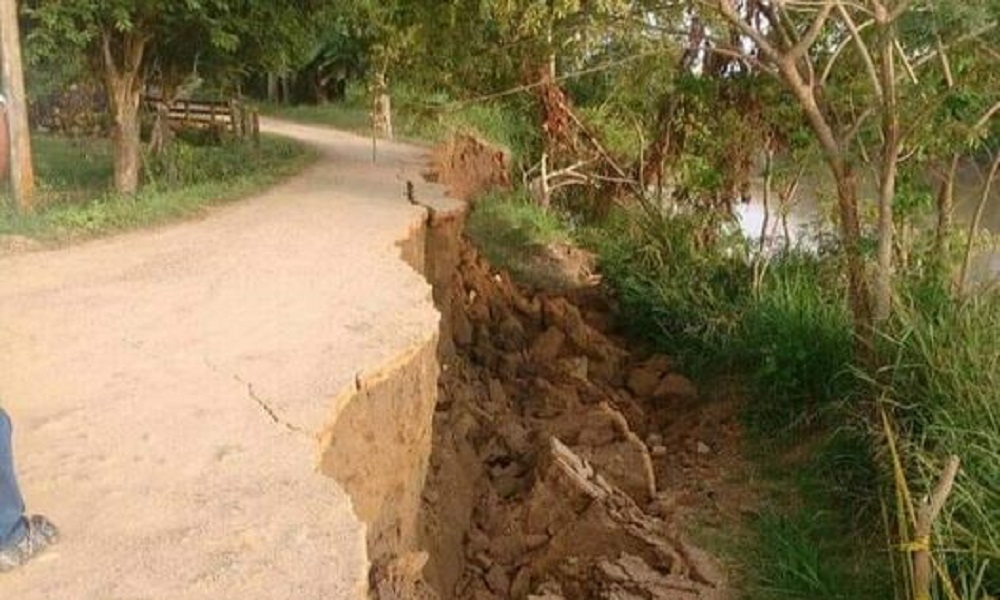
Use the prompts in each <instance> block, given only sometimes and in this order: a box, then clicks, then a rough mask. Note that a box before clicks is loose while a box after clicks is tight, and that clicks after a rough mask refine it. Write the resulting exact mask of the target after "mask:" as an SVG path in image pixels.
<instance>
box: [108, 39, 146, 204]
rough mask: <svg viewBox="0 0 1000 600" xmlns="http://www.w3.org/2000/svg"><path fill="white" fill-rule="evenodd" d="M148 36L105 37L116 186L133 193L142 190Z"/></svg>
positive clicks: (118, 189) (124, 192)
mask: <svg viewBox="0 0 1000 600" xmlns="http://www.w3.org/2000/svg"><path fill="white" fill-rule="evenodd" d="M147 41H148V38H146V37H143V36H141V35H139V34H138V33H127V34H121V35H120V36H118V39H112V34H111V33H109V32H106V33H105V34H104V37H103V39H102V42H103V55H104V81H105V87H106V88H107V94H108V105H109V108H110V109H111V121H112V127H111V142H112V146H113V153H114V168H115V176H114V179H115V190H116V191H117V192H118V193H120V194H127V195H133V194H135V193H136V192H137V191H138V190H139V170H140V168H141V166H142V152H141V150H142V141H141V139H140V137H139V135H140V127H139V104H140V102H141V100H142V89H143V77H142V66H143V64H142V63H143V56H144V54H145V49H146V43H147Z"/></svg>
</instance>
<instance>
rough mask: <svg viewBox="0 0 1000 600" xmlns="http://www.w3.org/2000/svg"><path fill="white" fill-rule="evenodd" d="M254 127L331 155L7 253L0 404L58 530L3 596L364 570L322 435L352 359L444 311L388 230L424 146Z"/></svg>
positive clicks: (240, 594)
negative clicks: (140, 219) (242, 186)
mask: <svg viewBox="0 0 1000 600" xmlns="http://www.w3.org/2000/svg"><path fill="white" fill-rule="evenodd" d="M266 127H267V128H268V129H270V130H273V131H277V132H280V133H283V134H286V135H290V136H292V137H295V138H299V139H302V140H306V141H309V142H312V143H315V144H317V145H318V146H320V147H321V148H322V151H323V158H322V160H321V162H320V163H319V164H318V165H316V166H315V167H313V168H311V169H310V170H308V171H307V172H306V173H304V174H303V175H302V176H300V177H297V178H295V179H294V180H292V181H290V182H288V183H286V184H284V185H281V186H279V187H277V188H275V189H273V190H271V191H269V192H267V193H264V194H262V195H260V196H257V197H255V198H252V199H249V200H246V201H243V202H240V203H237V204H232V205H229V206H226V207H224V208H220V209H216V210H213V211H212V212H211V213H210V214H209V215H208V216H207V217H206V218H204V219H202V220H199V221H194V222H187V223H181V224H176V225H171V226H167V227H163V228H160V229H157V230H152V231H142V232H136V233H131V234H126V235H121V236H118V237H114V238H111V239H106V240H99V241H94V242H89V243H86V244H83V245H79V246H75V247H69V248H64V249H58V250H49V251H40V252H31V253H23V254H16V255H13V256H7V257H4V258H0V365H2V370H0V402H2V403H3V405H4V406H5V408H6V409H7V410H8V412H10V413H11V415H12V417H13V421H14V425H15V440H14V442H15V455H16V458H17V462H18V471H19V475H20V478H21V480H22V485H23V488H24V492H25V496H26V498H27V501H28V504H29V510H30V511H34V512H42V513H45V514H46V515H48V516H50V517H51V518H52V519H53V520H54V521H55V522H56V523H57V524H58V525H59V526H60V527H61V528H62V532H63V542H62V543H61V544H60V545H59V546H58V547H56V548H55V549H54V551H51V552H49V553H47V554H46V555H45V556H44V557H42V558H41V559H39V560H37V561H36V562H34V563H32V564H30V565H29V566H28V567H26V568H25V569H23V570H21V571H18V572H14V573H11V574H7V575H3V576H0V598H17V599H18V600H40V599H56V598H58V599H67V600H68V599H73V600H76V599H87V598H94V599H100V600H114V599H139V598H150V599H163V598H185V599H200V598H204V599H219V598H241V599H245V600H252V599H254V598H269V599H270V598H291V597H296V598H344V597H356V596H357V595H358V594H359V593H360V590H362V589H363V588H364V586H365V578H366V575H367V573H366V570H367V563H366V560H365V546H364V531H363V530H364V526H363V525H362V524H360V523H359V522H358V521H357V520H356V519H355V518H354V516H353V513H352V511H351V508H350V499H349V498H348V497H347V495H346V494H345V493H344V492H343V490H341V489H340V488H339V486H338V485H337V484H336V483H335V482H334V481H333V480H332V479H329V478H327V477H323V476H321V475H319V474H318V473H317V471H316V465H317V456H316V440H315V433H316V432H317V431H319V430H320V429H322V428H323V427H324V426H325V425H328V424H329V423H330V421H331V420H332V419H334V418H335V417H336V415H334V414H332V409H331V407H330V402H329V401H330V399H331V398H332V397H334V396H335V395H336V393H337V392H338V391H339V390H340V389H341V388H343V387H344V386H345V385H348V384H350V383H351V382H353V381H354V379H355V378H356V377H357V375H358V372H359V371H363V370H367V369H370V368H373V367H374V366H376V365H378V364H380V363H383V362H385V361H387V360H388V359H390V358H391V357H392V356H393V355H394V353H396V352H398V350H399V349H400V348H406V347H409V346H411V345H412V344H413V343H414V342H415V341H417V340H420V339H425V338H426V337H427V336H429V335H433V334H434V333H435V332H436V330H437V321H438V317H437V314H436V312H435V311H434V310H433V307H432V304H431V302H430V288H429V286H428V285H427V284H426V282H425V281H424V280H423V279H422V278H421V277H420V276H418V275H417V274H416V273H414V272H413V271H412V270H411V269H409V268H408V267H406V266H405V265H404V264H403V263H402V262H400V261H399V259H398V249H397V248H396V247H395V245H394V243H395V241H396V240H397V239H398V238H400V237H401V236H403V235H404V234H405V233H406V231H407V229H408V227H410V226H411V225H413V224H414V223H415V222H416V221H417V220H419V219H420V218H421V215H422V212H421V210H419V209H417V208H415V207H413V206H411V205H409V204H408V203H407V202H406V200H405V198H404V189H405V180H406V178H408V177H409V178H415V177H416V175H415V174H412V173H415V172H416V171H417V170H419V167H420V163H421V162H422V156H421V152H420V151H419V150H417V149H414V148H409V147H405V146H397V145H382V146H381V147H380V151H379V163H378V164H377V165H374V166H373V165H372V164H371V145H370V141H369V140H366V139H363V138H358V137H355V136H351V135H348V134H342V133H336V132H332V131H328V130H322V129H318V128H312V127H305V126H296V125H287V124H280V123H276V122H270V123H267V124H266ZM404 170H405V171H406V172H405V173H404ZM411 174H412V175H411ZM265 405H266V409H265ZM272 416H273V417H274V418H272ZM274 419H277V422H276V421H275V420H274Z"/></svg>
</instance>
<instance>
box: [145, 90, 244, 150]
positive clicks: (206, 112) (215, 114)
mask: <svg viewBox="0 0 1000 600" xmlns="http://www.w3.org/2000/svg"><path fill="white" fill-rule="evenodd" d="M143 105H144V106H145V107H146V109H147V110H149V111H150V112H153V113H156V112H160V111H163V112H165V113H166V117H167V121H168V122H169V123H170V125H171V126H172V127H177V128H182V129H210V130H215V131H228V132H231V133H232V134H233V135H235V136H237V137H240V138H246V137H251V138H253V140H254V141H255V142H257V141H259V140H260V113H259V112H258V111H257V109H255V108H251V107H248V106H247V105H245V104H243V103H242V102H239V101H237V100H228V101H225V100H222V101H216V100H174V101H173V102H171V103H168V102H166V101H165V100H163V99H161V98H157V97H153V96H145V97H143Z"/></svg>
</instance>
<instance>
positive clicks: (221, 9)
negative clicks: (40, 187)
mask: <svg viewBox="0 0 1000 600" xmlns="http://www.w3.org/2000/svg"><path fill="white" fill-rule="evenodd" d="M319 6H320V4H319V3H318V2H317V3H314V2H310V1H308V0H299V1H295V2H278V3H275V2H269V1H267V0H256V1H241V2H240V1H235V0H183V1H175V0H65V1H59V2H57V1H53V0H34V1H33V2H32V3H31V4H30V5H29V6H28V8H27V10H26V11H27V13H28V15H29V17H30V18H31V21H32V24H33V29H32V33H31V41H32V42H33V43H34V44H35V45H36V48H37V50H36V51H37V52H38V53H40V54H42V55H49V56H58V55H59V54H61V53H65V52H67V51H68V49H67V46H69V47H72V48H76V49H77V50H79V51H80V52H82V53H84V54H85V55H86V56H87V57H88V59H89V64H90V67H91V69H92V70H93V72H94V73H95V74H99V76H100V79H101V80H102V81H103V84H104V88H105V91H106V93H107V100H108V109H109V112H110V115H111V122H112V142H113V147H114V185H115V189H116V190H117V191H118V192H120V193H123V194H134V193H135V192H136V191H137V189H138V186H139V173H140V168H141V157H142V153H141V140H140V111H139V109H140V102H141V97H142V94H143V92H144V91H145V88H146V84H147V83H148V82H149V80H150V77H152V76H153V74H154V73H159V75H160V76H161V83H162V82H166V83H169V80H170V78H171V77H172V76H173V75H175V74H176V73H177V72H178V70H179V69H182V68H185V67H186V66H187V65H188V64H196V63H198V61H199V60H201V59H202V57H204V64H205V65H212V66H214V67H215V69H216V70H217V72H222V71H223V70H225V69H229V70H231V71H235V70H239V69H241V68H245V67H246V66H249V65H256V64H262V63H265V62H269V61H271V60H273V57H272V54H273V56H274V57H278V58H280V57H283V56H284V55H285V54H284V53H287V52H289V49H295V48H296V47H298V46H299V45H301V44H303V39H304V38H305V39H307V38H308V35H306V33H309V34H311V26H312V22H311V21H310V20H309V14H310V13H311V12H312V11H314V10H316V9H318V7H319ZM192 55H193V56H192ZM189 61H190V62H189ZM154 64H155V66H156V69H154V68H152V67H153V66H154Z"/></svg>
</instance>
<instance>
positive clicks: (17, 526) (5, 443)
mask: <svg viewBox="0 0 1000 600" xmlns="http://www.w3.org/2000/svg"><path fill="white" fill-rule="evenodd" d="M11 433H12V427H11V423H10V417H9V416H7V413H6V412H4V410H3V409H2V408H0V548H3V547H4V546H9V545H11V544H13V543H14V542H16V541H18V540H20V539H21V538H22V537H24V534H25V533H26V524H25V520H24V500H23V499H22V498H21V491H20V490H19V489H18V487H17V477H16V476H15V475H14V451H13V448H12V445H11Z"/></svg>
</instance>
